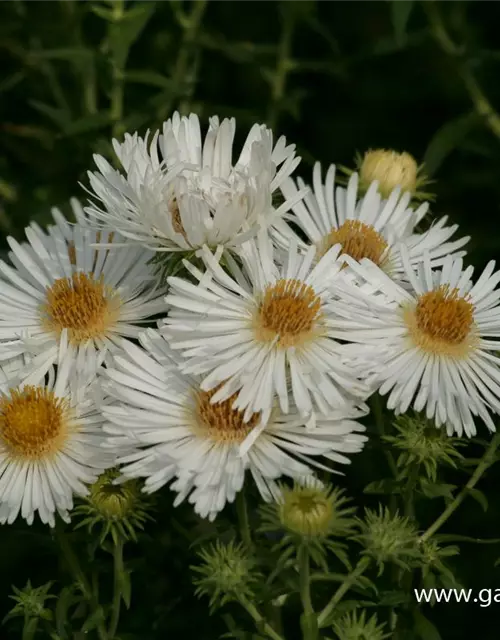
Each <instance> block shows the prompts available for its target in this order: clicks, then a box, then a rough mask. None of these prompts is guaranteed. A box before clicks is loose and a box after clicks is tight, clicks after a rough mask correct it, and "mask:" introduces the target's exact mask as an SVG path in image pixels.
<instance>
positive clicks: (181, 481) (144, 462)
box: [103, 329, 366, 520]
mask: <svg viewBox="0 0 500 640" xmlns="http://www.w3.org/2000/svg"><path fill="white" fill-rule="evenodd" d="M140 342H141V345H142V347H143V349H140V348H139V347H137V346H135V345H133V344H130V343H127V344H124V347H123V350H124V354H123V355H118V356H117V357H116V358H114V360H113V362H112V363H110V364H109V366H108V368H107V369H106V372H105V373H104V374H103V375H104V376H105V380H104V390H105V392H106V393H107V394H108V396H109V397H110V399H111V400H110V402H109V403H108V405H107V406H106V407H104V408H103V413H104V415H105V417H106V419H107V421H108V422H107V424H106V427H105V430H106V432H107V433H108V435H109V438H108V447H109V449H110V450H112V451H113V450H116V448H117V447H122V446H123V447H125V448H126V447H130V448H131V450H130V451H126V452H125V453H124V454H123V455H121V456H120V457H119V460H118V462H119V463H120V465H121V472H122V474H123V475H124V476H125V477H127V478H137V477H143V478H145V491H147V492H154V491H157V490H158V489H159V488H160V487H162V486H163V485H165V484H167V483H171V488H172V489H173V490H175V491H176V492H177V494H178V495H177V498H176V500H175V504H179V503H181V502H182V501H183V500H184V499H186V498H187V499H188V500H189V502H191V503H192V504H193V505H194V508H195V511H196V512H197V513H198V514H199V515H200V516H202V517H205V518H206V517H208V518H210V519H212V520H213V519H214V518H215V517H216V516H217V514H218V513H219V512H220V511H221V510H222V509H223V508H224V506H225V504H226V503H227V502H232V501H233V500H234V499H235V496H236V494H237V493H238V492H239V491H240V490H241V489H242V487H243V483H244V481H245V477H246V476H248V475H250V476H252V478H253V479H254V481H255V483H256V485H257V488H258V490H259V492H260V494H261V495H262V497H263V498H264V499H265V500H266V501H269V500H271V499H273V498H276V497H277V496H279V488H278V486H277V480H278V479H279V478H280V477H281V476H288V477H291V478H303V477H306V476H309V475H312V473H313V469H314V467H315V466H317V465H321V466H322V468H325V464H324V463H325V462H328V463H340V464H343V463H348V462H349V457H348V456H349V454H350V453H354V452H356V451H359V450H360V449H361V448H362V446H363V444H364V441H365V439H366V438H365V436H364V435H363V434H362V432H363V431H364V427H363V426H362V425H360V424H359V423H358V422H356V418H357V417H360V416H361V415H364V413H365V412H364V411H362V410H357V409H355V408H352V407H350V408H349V409H346V410H345V411H337V412H333V411H331V412H330V413H329V414H328V415H327V416H325V417H319V418H318V420H317V426H316V428H315V429H313V430H310V431H307V430H306V429H305V427H304V423H305V421H304V419H303V418H301V416H300V415H299V413H298V412H297V410H296V409H295V408H294V407H291V409H290V412H289V413H288V414H286V415H284V414H282V413H281V412H280V410H279V408H278V407H275V408H273V410H272V412H271V415H270V417H269V419H268V420H267V421H264V422H262V420H261V415H260V414H254V415H253V416H252V417H251V418H250V420H248V421H246V422H245V421H244V419H243V413H242V412H241V411H240V410H238V409H237V408H234V404H233V403H234V398H231V397H230V398H228V399H226V400H221V401H219V402H213V401H212V400H213V397H214V393H213V392H212V391H204V390H203V389H202V388H200V379H199V378H198V377H196V376H188V375H183V374H182V373H181V372H180V371H179V364H180V362H179V359H178V355H177V354H176V353H175V352H173V351H172V350H170V348H169V346H168V344H167V342H166V341H165V340H164V338H162V336H161V335H160V334H158V333H157V332H155V331H153V330H152V329H150V330H148V331H147V332H144V333H143V334H141V336H140ZM245 443H247V444H246V446H243V445H244V444H245ZM316 458H322V459H323V462H322V463H320V462H318V461H316Z"/></svg>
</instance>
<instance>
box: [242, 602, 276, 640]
mask: <svg viewBox="0 0 500 640" xmlns="http://www.w3.org/2000/svg"><path fill="white" fill-rule="evenodd" d="M239 602H240V604H241V605H242V606H243V607H244V608H245V609H246V610H247V612H248V613H249V614H250V615H251V616H252V618H253V620H254V622H255V625H256V627H257V629H258V630H259V631H261V632H262V633H265V634H266V635H267V636H268V637H269V638H271V640H284V638H282V637H281V636H280V634H279V633H278V632H277V631H275V630H274V629H273V628H272V627H271V625H270V624H269V623H268V622H267V621H266V620H265V619H264V617H263V616H262V615H261V614H260V613H259V611H258V609H257V607H256V606H255V605H254V604H253V603H252V602H250V600H248V599H247V598H246V597H245V596H240V597H239Z"/></svg>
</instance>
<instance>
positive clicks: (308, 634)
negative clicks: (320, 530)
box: [297, 544, 318, 640]
mask: <svg viewBox="0 0 500 640" xmlns="http://www.w3.org/2000/svg"><path fill="white" fill-rule="evenodd" d="M297 564H298V566H299V581H300V599H301V601H302V609H303V612H304V618H303V620H304V622H303V627H302V631H303V637H304V640H316V638H317V635H318V633H317V625H316V624H314V625H313V624H312V620H313V617H314V620H315V613H314V607H313V604H312V599H311V568H310V563H309V552H308V550H307V547H306V546H305V545H304V544H302V545H301V546H300V547H299V549H298V551H297Z"/></svg>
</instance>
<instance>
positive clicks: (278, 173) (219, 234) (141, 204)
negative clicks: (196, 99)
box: [86, 113, 299, 251]
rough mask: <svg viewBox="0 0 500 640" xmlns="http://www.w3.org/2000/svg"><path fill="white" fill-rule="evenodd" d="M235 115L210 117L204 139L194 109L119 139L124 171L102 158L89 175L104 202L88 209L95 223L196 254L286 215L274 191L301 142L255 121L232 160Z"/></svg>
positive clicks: (136, 238) (231, 244)
mask: <svg viewBox="0 0 500 640" xmlns="http://www.w3.org/2000/svg"><path fill="white" fill-rule="evenodd" d="M235 130H236V122H235V120H234V118H232V119H226V120H223V121H222V122H220V121H219V119H218V118H217V117H212V118H211V119H210V123H209V128H208V132H207V134H206V136H205V139H204V140H202V134H201V128H200V122H199V120H198V117H197V116H196V115H195V114H191V115H189V116H183V117H180V115H179V114H178V113H175V114H174V115H173V117H172V118H171V119H170V120H168V121H167V122H166V123H165V124H164V125H163V133H162V135H160V132H159V131H158V132H156V133H155V134H154V135H153V137H152V139H151V143H149V140H148V135H146V137H145V138H141V137H139V136H138V134H137V133H135V134H134V135H132V136H131V135H129V134H126V135H125V141H124V142H123V143H119V142H118V141H117V140H113V147H114V150H115V153H116V155H117V157H118V160H119V161H120V163H121V165H122V167H123V170H124V173H122V172H120V171H117V170H115V169H113V168H112V167H111V165H110V164H109V163H108V162H107V161H106V160H104V158H102V157H101V156H96V157H95V161H96V164H97V167H98V169H99V171H98V172H93V173H92V172H90V173H89V179H90V185H91V187H92V189H93V192H94V195H95V197H96V199H97V201H96V203H94V204H92V205H91V206H89V207H88V208H87V209H86V211H87V213H88V215H89V217H90V218H91V219H92V220H93V221H94V223H95V224H103V225H105V226H106V227H110V226H111V227H113V228H115V229H116V230H117V231H119V232H120V233H121V234H122V235H124V236H125V237H127V238H128V239H129V240H131V241H133V242H135V243H140V244H143V245H145V246H147V247H151V248H153V249H155V250H157V251H192V250H193V249H197V248H199V247H201V246H202V245H204V244H207V245H209V246H211V247H215V246H217V245H224V246H226V247H229V248H231V247H234V246H236V245H238V244H239V243H240V242H242V241H243V240H244V239H245V238H246V237H248V236H251V235H254V234H255V233H256V231H257V230H258V228H259V226H263V227H266V226H267V225H268V224H269V223H270V221H271V219H274V217H276V216H279V215H281V213H283V212H285V211H286V210H287V209H288V207H289V205H288V204H287V203H283V204H282V205H281V206H280V207H279V208H278V210H275V209H274V207H273V204H272V195H273V193H274V192H275V191H276V189H277V188H278V187H279V186H280V184H281V182H282V181H283V180H284V179H285V178H286V177H288V176H289V175H290V174H291V173H292V172H293V171H294V169H295V167H296V166H297V164H298V162H299V158H295V154H294V147H293V146H291V145H289V146H287V145H286V141H285V138H280V139H279V140H278V141H277V143H276V144H275V145H273V134H272V132H271V131H270V130H269V129H268V128H267V127H265V126H264V125H257V124H256V125H254V127H253V128H252V129H251V131H250V132H249V134H248V137H247V139H246V142H245V143H244V145H243V149H242V151H241V153H240V156H239V158H238V159H237V160H236V162H234V161H233V140H234V135H235Z"/></svg>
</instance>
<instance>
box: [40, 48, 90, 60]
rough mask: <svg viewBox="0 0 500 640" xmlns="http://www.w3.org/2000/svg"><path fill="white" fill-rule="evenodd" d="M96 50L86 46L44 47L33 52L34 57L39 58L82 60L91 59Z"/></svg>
mask: <svg viewBox="0 0 500 640" xmlns="http://www.w3.org/2000/svg"><path fill="white" fill-rule="evenodd" d="M94 55H95V54H94V52H93V51H92V50H91V49H86V48H85V47H80V48H75V49H71V48H61V49H42V50H41V51H35V52H34V53H32V54H31V56H32V58H33V59H35V60H37V59H39V60H68V61H75V60H76V61H82V60H89V59H91V58H93V57H94Z"/></svg>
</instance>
